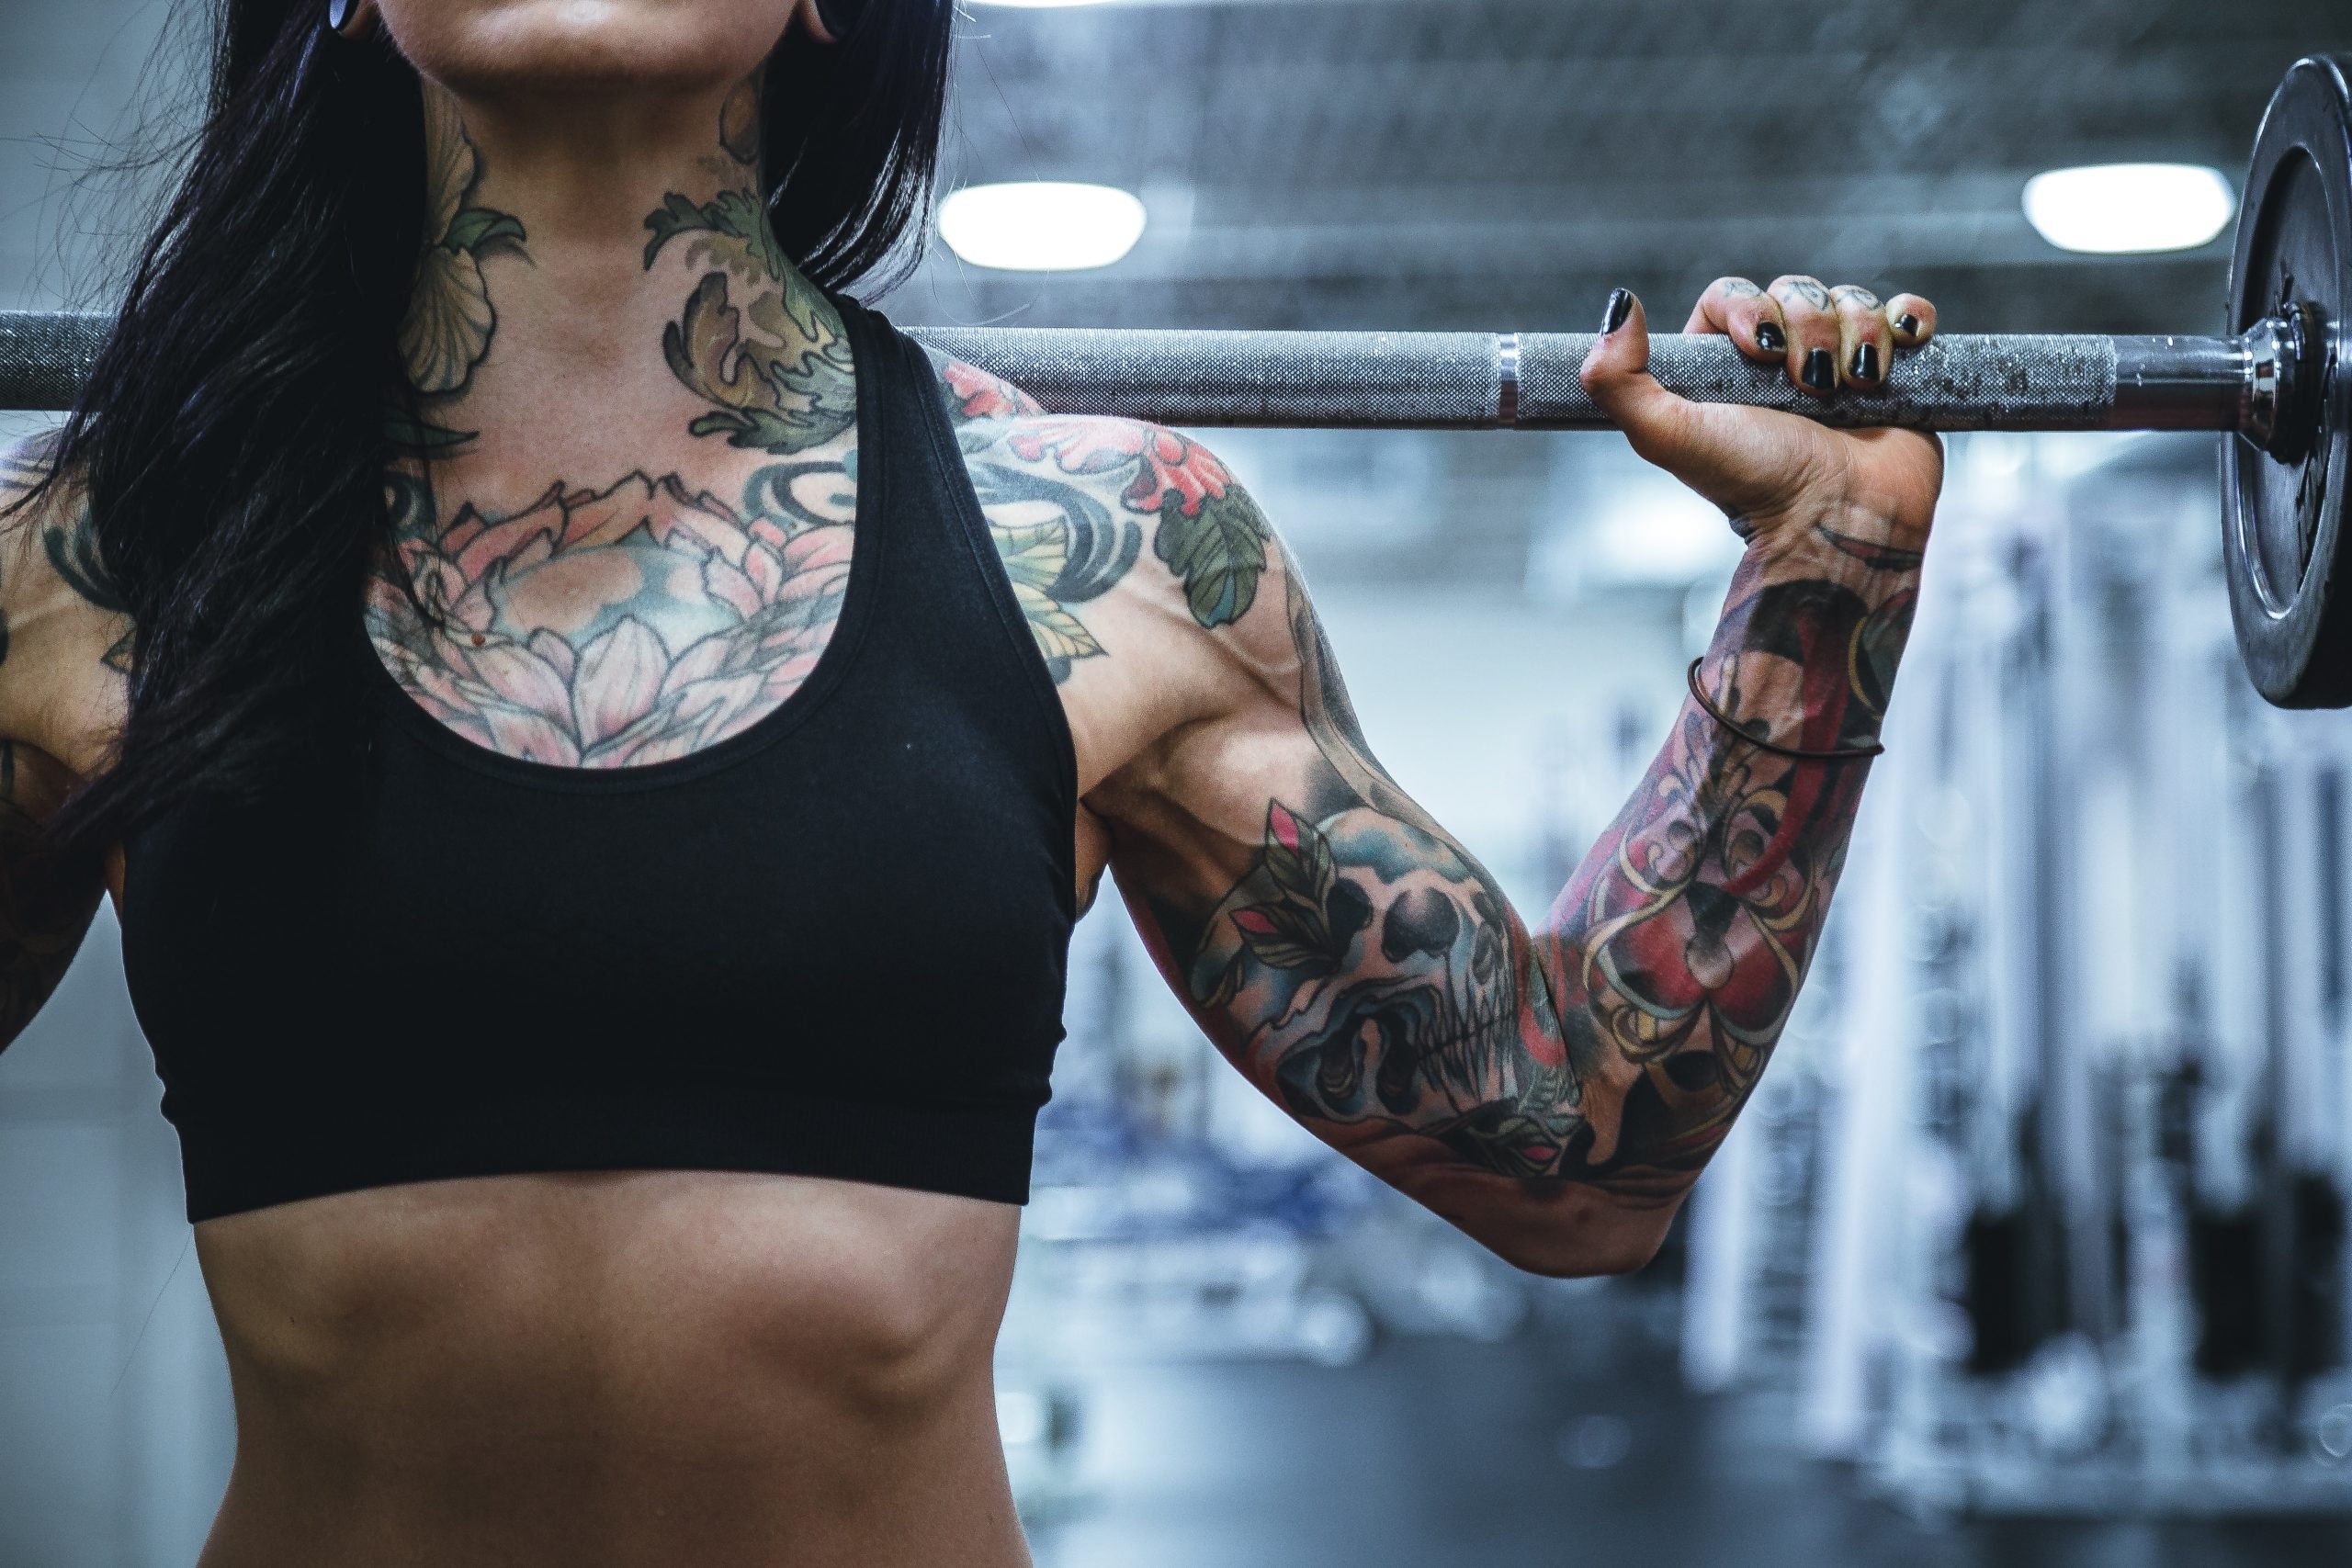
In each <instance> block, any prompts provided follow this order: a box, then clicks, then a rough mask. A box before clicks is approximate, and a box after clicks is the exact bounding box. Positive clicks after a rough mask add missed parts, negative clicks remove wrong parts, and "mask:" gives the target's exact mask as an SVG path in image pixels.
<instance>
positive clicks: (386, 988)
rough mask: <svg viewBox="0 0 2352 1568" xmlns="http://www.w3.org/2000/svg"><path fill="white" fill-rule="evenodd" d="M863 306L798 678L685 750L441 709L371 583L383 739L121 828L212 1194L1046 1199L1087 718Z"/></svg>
mask: <svg viewBox="0 0 2352 1568" xmlns="http://www.w3.org/2000/svg"><path fill="white" fill-rule="evenodd" d="M839 303H840V306H841V310H842V315H843V317H844V318H845V319H846V320H847V321H848V323H849V331H850V338H851V344H852V347H853V349H854V353H855V355H856V364H857V367H858V426H859V452H860V457H861V459H862V460H861V462H860V464H859V473H858V480H857V484H858V496H857V502H858V504H857V527H856V533H855V536H854V547H853V550H852V563H851V568H850V578H849V582H848V585H847V588H846V590H845V592H844V597H843V602H842V611H841V617H840V620H839V622H838V624H837V625H836V626H835V627H834V629H833V633H832V637H831V641H830V642H829V643H828V644H827V646H826V647H825V649H824V650H823V652H822V654H821V655H820V657H819V659H818V660H817V663H816V666H815V668H814V669H813V670H812V671H811V672H810V674H809V678H808V680H807V681H806V682H805V683H804V684H803V685H802V686H801V687H800V688H799V689H798V690H797V691H796V692H795V693H794V694H792V695H791V696H789V697H788V698H786V701H785V702H784V703H783V705H781V706H779V707H777V708H776V709H775V710H774V711H773V712H771V713H769V714H767V715H766V716H764V717H763V718H761V719H759V720H758V721H757V722H755V723H754V724H752V726H751V727H750V728H746V729H743V730H741V731H739V732H738V733H736V734H735V735H733V736H731V737H729V738H728V739H724V740H721V741H719V742H718V743H717V744H715V745H712V746H710V747H708V748H707V749H705V750H700V751H697V752H695V753H693V754H691V755H688V756H684V757H680V758H677V759H675V760H673V761H664V762H656V763H651V764H649V765H645V766H639V767H632V768H622V769H607V770H585V769H570V768H561V767H556V766H552V765H549V764H546V763H539V762H529V761H518V760H516V759H513V758H509V757H505V756H503V755H500V754H498V753H496V752H492V751H490V750H485V749H483V748H481V747H479V746H476V745H474V744H473V743H472V742H471V741H469V740H466V739H462V738H460V737H459V736H458V735H456V734H454V733H452V732H451V731H449V730H448V729H447V728H443V727H442V726H441V724H440V723H439V722H438V721H437V720H435V719H434V718H433V717H432V716H429V715H427V714H426V713H425V712H424V710H423V709H422V708H420V707H418V706H417V705H416V704H415V703H414V701H413V699H412V698H411V697H410V696H409V695H408V694H407V693H406V692H405V691H404V690H403V689H402V688H401V686H400V685H399V684H398V683H397V682H395V681H394V680H393V679H392V677H391V676H390V674H389V673H388V672H387V671H385V670H384V669H383V667H382V666H381V665H380V664H379V662H378V660H377V656H376V654H375V651H374V650H373V649H372V648H370V647H369V646H368V642H367V640H366V637H365V636H364V634H363V633H362V631H361V629H360V626H359V622H358V615H357V611H356V607H355V610H354V620H353V636H352V638H351V657H352V658H353V659H354V660H365V669H364V671H355V680H357V681H364V682H366V690H367V691H368V693H369V696H368V698H367V699H366V700H367V701H368V703H369V704H371V707H370V709H369V710H368V712H367V713H366V714H365V715H364V716H363V720H362V723H363V728H364V731H365V739H366V743H365V745H364V746H363V747H359V748H345V747H337V748H335V749H334V752H335V754H334V756H333V757H326V758H321V759H319V760H317V761H315V762H314V763H311V764H306V765H305V766H304V767H303V768H302V769H300V770H298V771H299V772H300V776H299V777H297V776H293V774H292V773H289V775H288V777H286V778H285V779H283V780H282V781H279V783H278V784H276V785H274V786H273V788H272V790H271V791H270V793H269V796H268V797H267V798H266V799H262V800H259V801H254V802H249V803H242V804H228V803H222V802H209V803H203V802H191V803H189V804H188V805H187V806H186V807H183V808H181V809H178V810H175V811H174V812H173V813H172V814H171V815H170V816H168V817H167V818H164V819H162V820H160V821H158V822H156V823H155V824H154V825H153V826H152V827H150V828H148V829H144V830H143V831H141V832H140V833H138V834H136V835H135V836H134V837H133V838H132V839H131V840H130V842H129V843H128V844H127V845H126V846H125V853H126V861H127V865H126V873H125V875H126V884H125V888H124V897H123V913H122V927H123V960H124V965H125V967H126V969H127V970H128V973H129V980H130V996H131V1000H132V1003H133V1005H134V1006H135V1007H136V1009H137V1010H138V1014H139V1021H140V1022H141V1025H142V1026H143V1027H144V1028H145V1030H146V1033H147V1039H148V1041H149V1043H150V1044H151V1045H152V1046H153V1050H154V1054H155V1063H156V1070H157V1073H158V1075H159V1076H160V1077H162V1079H163V1081H164V1114H165V1115H166V1116H167V1117H169V1118H170V1119H171V1121H172V1122H173V1123H174V1125H175V1126H176V1127H177V1128H178V1130H179V1134H180V1149H181V1158H182V1164H183V1168H184V1169H185V1172H186V1175H187V1207H188V1217H189V1218H190V1219H191V1220H204V1219H209V1218H213V1217H215V1216H218V1215H222V1214H232V1213H239V1212H241V1211H244V1210H249V1209H257V1208H262V1207H265V1206H266V1205H269V1204H273V1203H282V1202H287V1201H293V1200H296V1199H301V1198H311V1197H317V1196H321V1195H323V1194H326V1193H332V1192H344V1191H350V1190H356V1189H361V1188H368V1187H378V1186H384V1185H389V1184H392V1183H397V1182H410V1181H423V1180H430V1179H440V1178H448V1177H467V1176H488V1175H497V1174H506V1173H516V1172H526V1171H560V1170H614V1169H638V1168H670V1169H715V1170H737V1171H768V1172H794V1173H801V1174H809V1175H819V1176H831V1177H841V1178H846V1179H852V1180H859V1181H872V1182H881V1183H886V1184H889V1185H893V1186H903V1187H915V1188H922V1189H927V1190H933V1191H940V1192H951V1193H961V1194H966V1195H968V1196H972V1197H978V1198H988V1199H995V1200H998V1201H1004V1202H1015V1203H1017V1202H1021V1201H1025V1199H1026V1198H1027V1195H1028V1185H1029V1160H1030V1148H1031V1139H1032V1134H1033V1132H1034V1128H1035V1118H1036V1112H1037V1110H1038V1108H1039V1107H1040V1106H1041V1105H1043V1104H1044V1103H1045V1100H1046V1093H1047V1090H1046V1077H1047V1073H1048V1071H1049V1069H1050V1067H1051V1066H1052V1062H1053V1055H1054V1050H1055V1047H1056V1045H1057V1043H1059V1042H1060V1039H1061V1001H1062V986H1063V978H1064V967H1065V963H1066V959H1067V954H1068V949H1069V931H1070V926H1071V923H1072V921H1073V919H1075V916H1076V908H1075V905H1076V897H1075V890H1074V881H1075V876H1074V870H1073V863H1072V862H1073V849H1072V829H1073V826H1074V818H1075V814H1076V811H1077V794H1078V785H1077V767H1076V762H1075V761H1074V758H1073V755H1072V751H1071V744H1070V735H1069V726H1068V724H1067V722H1066V721H1065V719H1064V717H1063V714H1062V709H1061V704H1060V700H1059V698H1058V696H1057V694H1056V692H1055V690H1054V684H1053V681H1052V678H1051V676H1050V675H1049V674H1048V673H1047V671H1046V664H1045V661H1044V660H1043V659H1042V657H1041V656H1040V655H1039V653H1038V652H1037V649H1036V648H1035V644H1034V643H1033V642H1032V641H1031V639H1030V637H1029V635H1028V632H1027V629H1026V627H1025V626H1024V624H1023V620H1022V617H1021V615H1020V612H1019V610H1018V608H1017V606H1016V605H1015V604H1014V601H1013V597H1012V588H1011V585H1010V584H1009V582H1008V581H1007V580H1006V578H1005V575H1004V570H1003V567H1002V565H1001V562H1000V561H999V559H998V558H997V554H996V551H995V550H994V548H993V547H992V546H991V544H990V542H989V535H988V526H987V524H986V522H985V521H984V520H983V519H982V517H981V515H980V511H979V502H978V499H977V497H976V496H975V495H974V493H973V490H972V486H971V482H970V480H969V479H968V478H967V474H966V471H965V468H964V465H963V461H962V459H961V457H960V454H959V453H958V450H957V447H956V441H955V438H954V435H953V433H952V431H951V430H950V427H949V424H948V422H947V416H946V412H945V408H944V400H943V393H942V391H941V389H940V387H939V385H938V382H937V380H936V378H935V377H934V376H933V373H932V371H931V369H930V367H929V366H928V364H927V363H926V362H925V360H924V358H923V356H922V351H921V350H920V349H918V348H917V347H916V346H915V345H914V344H913V343H912V342H911V341H910V340H909V339H907V338H906V337H904V336H903V335H901V334H900V333H898V332H897V331H896V330H895V329H893V328H892V327H891V326H890V325H889V323H888V321H885V320H883V319H882V318H881V317H880V316H878V315H876V314H873V313H871V312H868V311H865V310H860V309H859V308H858V307H857V306H856V305H854V303H851V302H849V301H846V300H843V301H840V302H839Z"/></svg>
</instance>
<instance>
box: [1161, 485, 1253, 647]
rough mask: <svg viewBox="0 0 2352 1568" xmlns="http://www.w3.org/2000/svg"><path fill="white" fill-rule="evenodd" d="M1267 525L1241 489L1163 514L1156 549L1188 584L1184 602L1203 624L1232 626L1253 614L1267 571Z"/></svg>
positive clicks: (1169, 568)
mask: <svg viewBox="0 0 2352 1568" xmlns="http://www.w3.org/2000/svg"><path fill="white" fill-rule="evenodd" d="M1266 537H1267V536H1266V523H1265V519H1264V518H1262V517H1261V516H1260V515H1259V513H1258V509H1257V508H1256V507H1255V506H1253V505H1251V504H1250V502H1249V501H1248V500H1247V499H1245V498H1244V497H1242V496H1241V495H1240V493H1239V492H1238V491H1227V492H1226V493H1225V494H1224V495H1222V496H1215V497H1208V498H1204V499H1203V500H1202V501H1201V502H1198V503H1197V505H1196V506H1195V507H1194V508H1193V510H1191V511H1186V510H1185V509H1184V508H1182V507H1181V506H1178V507H1168V508H1164V509H1163V510H1161V512H1160V514H1159V534H1158V536H1156V537H1154V538H1153V540H1152V543H1151V548H1152V553H1153V554H1154V555H1156V556H1158V557H1159V558H1160V559H1161V560H1162V561H1164V562H1166V563H1167V566H1168V570H1170V571H1172V572H1174V573H1175V574H1176V575H1177V576H1178V577H1179V578H1181V579H1182V581H1183V583H1184V602H1185V603H1186V604H1188V605H1190V606H1191V608H1192V611H1193V620H1195V621H1197V622H1199V623H1200V624H1201V625H1202V626H1228V625H1230V624H1232V623H1233V622H1235V621H1238V620H1239V619H1240V618H1241V617H1242V616H1243V615H1247V614H1249V612H1250V604H1253V603H1254V602H1255V601H1256V599H1257V597H1258V579H1259V578H1260V577H1261V576H1263V575H1264V573H1265V570H1266Z"/></svg>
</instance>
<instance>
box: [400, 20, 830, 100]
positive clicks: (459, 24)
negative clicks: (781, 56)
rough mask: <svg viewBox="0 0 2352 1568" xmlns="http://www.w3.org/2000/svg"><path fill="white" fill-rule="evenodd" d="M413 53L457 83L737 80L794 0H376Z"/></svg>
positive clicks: (527, 86) (467, 89) (422, 65)
mask: <svg viewBox="0 0 2352 1568" xmlns="http://www.w3.org/2000/svg"><path fill="white" fill-rule="evenodd" d="M378 8H379V10H380V11H381V12H382V13H383V17H384V23H385V25H386V27H387V28H390V32H391V35H392V39H393V40H394V41H395V42H396V43H397V44H398V45H399V46H400V50H401V53H402V54H404V55H406V56H407V57H408V59H409V61H410V62H411V63H413V64H414V65H415V67H416V68H417V69H418V70H419V71H421V72H423V73H424V74H425V75H427V76H430V77H432V78H433V79H434V80H435V81H437V82H441V83H444V84H446V85H448V86H450V87H453V88H455V89H457V90H458V92H460V93H469V94H493V93H498V92H501V91H506V92H513V91H516V90H523V91H529V90H531V89H534V88H538V87H561V86H588V85H625V84H641V85H648V86H678V87H693V86H700V85H709V84H715V83H728V82H734V81H740V80H741V79H742V78H743V77H744V76H745V75H747V74H749V73H751V72H752V70H753V69H755V68H756V67H757V66H758V65H759V63H760V62H762V61H763V60H764V59H766V58H767V56H768V54H769V52H770V51H772V50H774V49H775V45H776V41H777V40H778V39H781V38H782V37H783V36H784V31H785V28H786V27H787V26H789V25H790V24H791V21H792V18H793V13H794V12H795V11H796V10H797V9H798V5H797V0H378Z"/></svg>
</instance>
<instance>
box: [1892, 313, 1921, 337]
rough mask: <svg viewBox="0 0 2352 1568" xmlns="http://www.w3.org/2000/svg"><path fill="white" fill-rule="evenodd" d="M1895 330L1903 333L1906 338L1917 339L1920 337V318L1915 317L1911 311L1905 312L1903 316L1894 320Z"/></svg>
mask: <svg viewBox="0 0 2352 1568" xmlns="http://www.w3.org/2000/svg"><path fill="white" fill-rule="evenodd" d="M1894 330H1895V331H1896V332H1899V333H1902V334H1903V335H1904V336H1905V337H1917V336H1918V335H1919V318H1918V317H1917V316H1915V315H1913V314H1912V313H1911V312H1910V311H1908V310H1905V311H1904V312H1903V314H1901V315H1899V316H1897V317H1895V318H1894Z"/></svg>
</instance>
